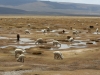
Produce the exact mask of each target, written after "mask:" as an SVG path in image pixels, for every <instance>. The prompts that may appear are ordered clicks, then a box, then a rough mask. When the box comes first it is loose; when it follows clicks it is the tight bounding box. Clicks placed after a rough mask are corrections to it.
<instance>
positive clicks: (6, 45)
mask: <svg viewBox="0 0 100 75" xmlns="http://www.w3.org/2000/svg"><path fill="white" fill-rule="evenodd" d="M91 26H92V28H90V31H89V30H88V28H89V27H91ZM47 27H50V30H51V31H50V32H47V33H43V31H42V30H43V29H46V28H47ZM71 27H72V29H71ZM96 28H99V29H100V18H99V17H72V16H71V17H69V16H68V17H66V16H10V15H9V16H0V75H11V74H12V75H47V73H48V75H100V30H99V32H98V34H97V33H96V31H95V30H96ZM73 29H77V30H78V31H81V33H79V34H78V35H73V34H72V31H73ZM25 30H29V31H30V34H25ZM62 30H65V33H61V31H62ZM17 33H20V37H21V38H20V39H21V40H20V42H16V34H17ZM68 36H72V37H74V38H75V41H74V42H68V41H67V40H66V39H67V37H68ZM38 38H43V39H44V40H45V41H47V43H44V44H43V45H35V41H36V39H38ZM52 39H55V40H58V41H59V42H60V43H61V48H55V47H54V46H53V45H52ZM16 48H23V49H25V50H26V53H25V56H26V57H25V62H24V63H22V62H17V61H16V58H15V53H14V50H15V49H16ZM56 50H57V51H61V52H62V54H63V56H64V58H63V60H56V59H54V55H53V51H56Z"/></svg>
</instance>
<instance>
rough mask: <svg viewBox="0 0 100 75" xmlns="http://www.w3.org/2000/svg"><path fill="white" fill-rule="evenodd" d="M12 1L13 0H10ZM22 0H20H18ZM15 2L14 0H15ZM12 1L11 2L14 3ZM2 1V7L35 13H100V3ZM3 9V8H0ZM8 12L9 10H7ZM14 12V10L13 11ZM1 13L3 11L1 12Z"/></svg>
mask: <svg viewBox="0 0 100 75" xmlns="http://www.w3.org/2000/svg"><path fill="white" fill-rule="evenodd" d="M1 1H2V0H1ZM9 1H12V0H9ZM18 1H19V2H20V0H18ZM13 2H14V1H13ZM13 2H11V3H13ZM11 3H10V5H9V3H8V4H7V5H5V4H3V3H0V7H1V8H2V7H5V8H11V9H13V10H14V9H16V10H18V11H19V10H20V11H19V13H22V11H23V14H33V15H34V14H35V15H40V14H41V15H42V14H43V15H46V14H47V15H54V14H55V15H69V14H71V15H100V5H94V4H93V5H92V4H82V3H69V2H68V3H67V2H66V3H62V2H51V1H40V0H25V1H24V0H21V3H20V4H19V3H18V2H17V4H16V5H14V4H11ZM0 11H1V10H0ZM4 13H5V11H4ZM6 13H7V11H6ZM13 13H14V12H13ZM0 14H1V13H0Z"/></svg>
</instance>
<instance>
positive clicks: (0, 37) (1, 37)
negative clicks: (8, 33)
mask: <svg viewBox="0 0 100 75" xmlns="http://www.w3.org/2000/svg"><path fill="white" fill-rule="evenodd" d="M0 39H10V38H8V37H3V36H0Z"/></svg>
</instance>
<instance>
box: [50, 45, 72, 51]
mask: <svg viewBox="0 0 100 75" xmlns="http://www.w3.org/2000/svg"><path fill="white" fill-rule="evenodd" d="M68 48H70V47H69V46H68V45H67V44H61V47H59V46H58V47H54V48H51V49H50V50H58V49H68Z"/></svg>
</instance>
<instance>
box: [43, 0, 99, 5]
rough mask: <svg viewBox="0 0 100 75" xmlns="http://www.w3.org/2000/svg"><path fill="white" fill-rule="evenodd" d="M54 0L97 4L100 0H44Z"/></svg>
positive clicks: (56, 0) (57, 0) (55, 0)
mask: <svg viewBox="0 0 100 75" xmlns="http://www.w3.org/2000/svg"><path fill="white" fill-rule="evenodd" d="M45 1H54V2H74V3H85V4H99V5H100V0H45Z"/></svg>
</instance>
